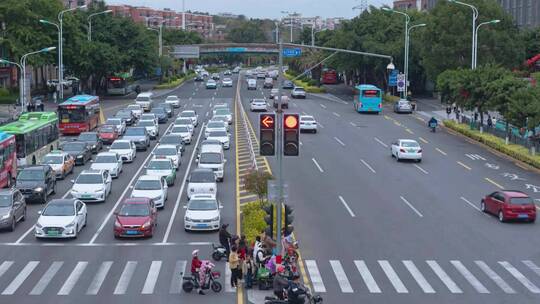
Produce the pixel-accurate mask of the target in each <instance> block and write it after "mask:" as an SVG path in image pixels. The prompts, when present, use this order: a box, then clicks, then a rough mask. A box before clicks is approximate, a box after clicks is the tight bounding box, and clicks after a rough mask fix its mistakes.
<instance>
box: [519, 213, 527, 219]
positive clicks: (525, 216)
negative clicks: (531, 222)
mask: <svg viewBox="0 0 540 304" xmlns="http://www.w3.org/2000/svg"><path fill="white" fill-rule="evenodd" d="M528 217H529V215H528V214H526V213H520V214H519V215H518V218H528Z"/></svg>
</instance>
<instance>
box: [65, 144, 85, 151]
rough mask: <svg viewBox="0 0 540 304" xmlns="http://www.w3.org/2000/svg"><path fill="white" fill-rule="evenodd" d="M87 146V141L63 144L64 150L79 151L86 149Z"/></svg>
mask: <svg viewBox="0 0 540 304" xmlns="http://www.w3.org/2000/svg"><path fill="white" fill-rule="evenodd" d="M85 147H86V144H85V143H66V144H64V145H63V146H62V150H64V151H70V152H79V151H82V150H84V148H85Z"/></svg>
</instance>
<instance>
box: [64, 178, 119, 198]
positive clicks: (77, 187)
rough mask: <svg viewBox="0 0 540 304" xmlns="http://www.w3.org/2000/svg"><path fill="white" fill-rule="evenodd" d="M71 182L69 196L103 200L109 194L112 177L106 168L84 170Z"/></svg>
mask: <svg viewBox="0 0 540 304" xmlns="http://www.w3.org/2000/svg"><path fill="white" fill-rule="evenodd" d="M71 182H72V183H73V186H72V187H71V192H70V194H71V196H72V197H74V198H76V199H80V200H82V201H93V202H104V201H105V200H106V199H107V196H109V194H111V188H112V187H111V185H112V178H111V175H110V174H109V171H107V170H84V171H82V172H81V174H79V176H78V177H77V179H76V180H72V181H71Z"/></svg>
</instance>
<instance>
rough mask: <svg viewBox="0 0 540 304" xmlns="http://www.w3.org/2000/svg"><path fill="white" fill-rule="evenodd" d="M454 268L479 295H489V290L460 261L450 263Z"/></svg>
mask: <svg viewBox="0 0 540 304" xmlns="http://www.w3.org/2000/svg"><path fill="white" fill-rule="evenodd" d="M450 263H452V265H454V267H456V269H457V270H458V271H459V273H461V275H463V277H464V278H465V279H466V280H467V281H468V282H469V283H470V284H471V285H472V287H474V289H476V291H478V292H479V293H489V290H488V289H487V288H486V287H485V286H484V285H483V284H482V283H481V282H480V281H478V279H477V278H476V277H475V276H474V274H472V273H471V272H470V271H469V269H467V268H466V267H465V265H463V263H461V262H460V261H450Z"/></svg>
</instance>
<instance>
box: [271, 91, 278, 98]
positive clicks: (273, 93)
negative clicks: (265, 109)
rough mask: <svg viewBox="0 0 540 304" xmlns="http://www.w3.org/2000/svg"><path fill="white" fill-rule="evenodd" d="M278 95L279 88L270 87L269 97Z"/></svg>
mask: <svg viewBox="0 0 540 304" xmlns="http://www.w3.org/2000/svg"><path fill="white" fill-rule="evenodd" d="M278 95H279V89H272V90H270V99H274V97H276V96H278Z"/></svg>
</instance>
